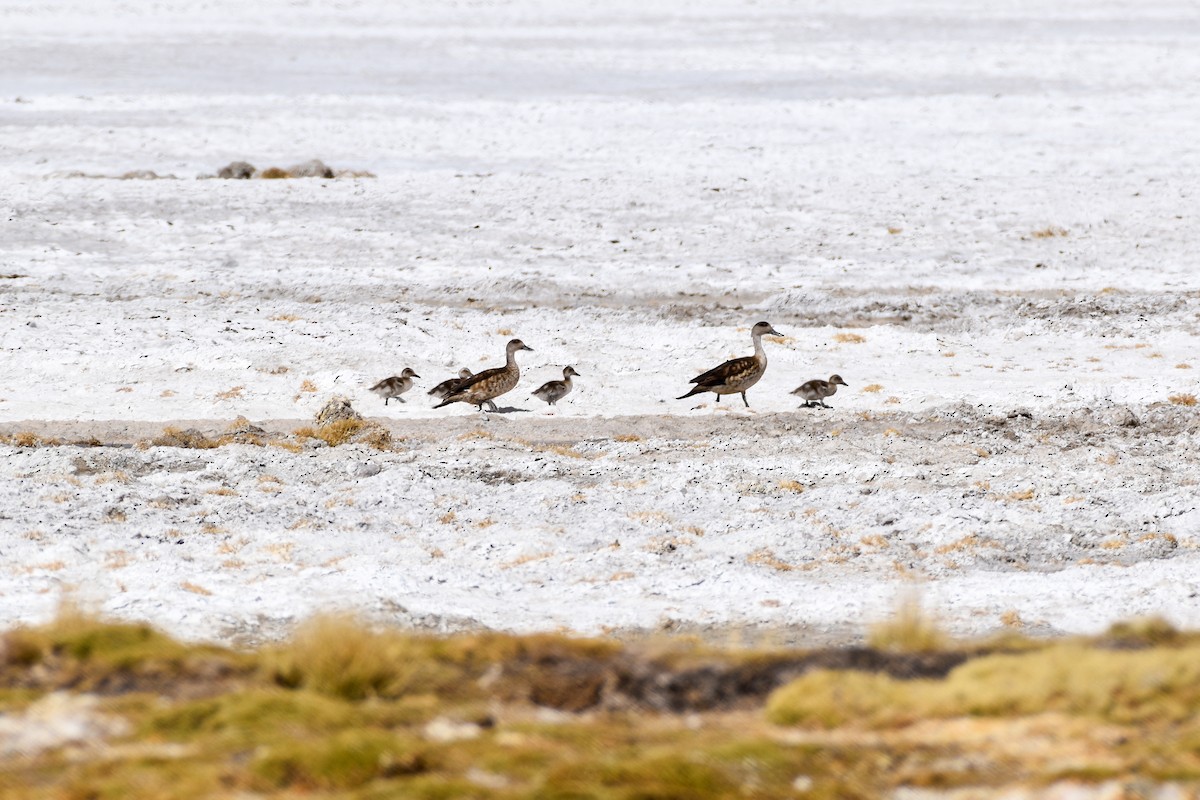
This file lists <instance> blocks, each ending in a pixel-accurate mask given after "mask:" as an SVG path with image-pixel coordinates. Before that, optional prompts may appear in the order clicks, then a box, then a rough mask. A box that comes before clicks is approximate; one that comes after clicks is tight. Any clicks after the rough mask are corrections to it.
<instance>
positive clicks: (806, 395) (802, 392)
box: [792, 375, 850, 408]
mask: <svg viewBox="0 0 1200 800" xmlns="http://www.w3.org/2000/svg"><path fill="white" fill-rule="evenodd" d="M849 385H850V384H848V383H846V382H845V381H844V380H842V376H841V375H830V376H829V380H827V381H823V380H820V379H819V378H818V379H816V380H811V381H805V382H804V383H802V384H800V385H799V386H797V387H796V388H795V389H793V390H792V394H794V395H797V396H799V397H801V398H802V399H803V400H804V408H814V407H815V406H820V407H821V408H832V406H827V405H825V398H826V397H833V395H834V393H835V392H837V387H839V386H849Z"/></svg>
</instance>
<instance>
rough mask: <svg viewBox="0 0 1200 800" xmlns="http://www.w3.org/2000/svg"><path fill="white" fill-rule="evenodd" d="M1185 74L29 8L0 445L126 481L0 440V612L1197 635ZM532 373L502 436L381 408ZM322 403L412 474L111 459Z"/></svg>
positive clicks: (1135, 42) (552, 16)
mask: <svg viewBox="0 0 1200 800" xmlns="http://www.w3.org/2000/svg"><path fill="white" fill-rule="evenodd" d="M1198 74H1200V15H1198V14H1197V12H1196V9H1195V7H1194V6H1193V5H1192V4H1190V3H1172V2H1167V1H1166V0H1159V1H1158V2H1149V3H1132V2H1107V3H1095V2H1070V1H1068V0H1057V1H1056V2H1048V3H1040V4H1037V5H1031V4H1027V3H1017V2H989V3H984V2H979V3H960V2H952V3H951V2H947V3H936V2H903V3H902V2H865V1H864V2H862V3H841V4H837V5H831V4H824V3H819V2H811V3H795V4H775V3H739V2H718V3H710V4H705V5H704V7H703V8H697V7H695V6H694V4H689V3H683V2H678V3H674V2H671V3H663V4H653V5H650V4H633V3H611V4H609V3H601V4H595V3H592V4H582V3H553V4H551V3H537V2H534V1H533V0H520V1H519V2H512V3H496V4H487V3H483V4H454V3H441V4H430V3H399V2H388V3H383V2H359V3H348V4H341V5H339V6H337V7H334V6H332V5H329V6H326V5H323V4H315V3H314V4H304V5H297V4H292V3H285V2H266V3H255V4H248V3H232V2H226V1H225V0H214V1H213V2H200V3H195V2H191V3H186V4H185V3H175V2H160V3H156V4H154V5H153V6H140V5H137V4H117V3H109V2H63V3H56V4H52V5H48V4H40V3H37V4H35V3H10V4H6V5H4V6H3V7H2V8H0V180H2V181H3V186H4V197H5V200H6V203H7V213H5V214H4V215H0V428H2V429H3V430H4V431H5V432H8V433H18V432H25V431H41V432H44V433H45V434H46V435H49V436H54V437H57V438H61V439H65V440H68V441H70V440H74V439H88V438H90V437H93V436H94V437H96V438H97V439H98V440H100V441H101V442H103V443H107V444H108V445H124V446H120V447H116V446H108V447H98V448H97V447H89V448H77V447H72V446H64V447H54V448H42V449H33V450H28V449H17V448H8V447H5V448H3V454H4V459H3V462H2V464H0V473H2V475H3V477H4V480H3V482H0V502H2V503H3V505H2V506H0V593H2V594H0V617H2V619H0V622H4V623H11V622H15V621H23V620H36V619H41V618H44V617H45V616H46V615H48V614H50V613H52V611H53V609H54V607H55V606H56V604H57V602H58V600H59V598H60V597H61V596H62V595H63V594H64V593H70V594H72V595H74V596H76V597H80V598H82V599H84V600H85V601H87V602H89V603H93V604H95V605H96V606H97V607H99V608H101V609H103V610H106V611H108V612H110V613H113V614H117V615H121V616H125V617H129V618H144V619H150V620H152V621H154V622H156V623H159V624H162V625H165V626H167V627H168V628H170V629H172V630H173V631H175V632H177V633H181V634H184V635H188V636H207V637H217V638H226V639H229V638H239V637H243V638H257V637H261V636H273V635H276V634H278V633H279V632H281V631H283V630H286V628H287V627H288V626H289V625H290V624H291V623H292V622H294V621H295V620H297V619H299V618H301V617H303V616H305V615H307V614H309V613H312V612H314V611H318V610H328V609H332V608H353V609H359V610H362V611H364V612H366V613H369V614H372V615H375V616H378V617H380V618H385V619H391V620H399V621H402V622H406V623H411V624H416V625H423V626H432V627H435V628H438V629H444V628H451V627H461V626H473V625H487V626H493V627H500V628H508V629H517V630H531V629H545V628H565V629H570V630H578V631H589V632H596V631H603V630H625V631H628V630H641V629H655V628H659V627H672V628H676V629H679V628H685V629H686V628H688V627H689V626H693V627H695V626H698V627H700V628H704V629H709V630H718V629H719V630H721V631H729V630H734V631H751V632H752V633H753V632H761V631H764V630H765V631H774V632H776V633H774V634H771V635H778V636H781V637H787V638H790V639H795V640H808V639H811V640H817V639H819V640H822V641H828V640H846V639H854V638H857V637H859V636H860V635H861V634H862V632H863V630H864V628H865V626H867V625H868V624H869V623H870V622H872V621H873V620H876V619H879V618H880V617H882V616H885V615H886V614H887V613H888V611H889V609H891V608H892V607H893V606H894V603H895V602H896V597H897V596H898V595H901V594H903V593H905V592H907V591H916V592H917V593H919V594H920V595H921V596H922V597H923V598H924V599H925V602H926V604H927V605H929V606H930V607H931V608H932V609H934V610H935V611H936V612H937V613H938V614H939V615H940V616H941V617H942V619H943V620H944V622H945V624H946V625H947V627H949V628H951V629H952V630H954V631H956V632H960V633H964V634H982V633H988V632H994V631H996V630H1000V629H1003V628H1005V627H1006V626H1007V627H1011V626H1016V627H1020V628H1023V629H1025V630H1029V631H1032V632H1035V633H1054V632H1072V631H1094V630H1097V629H1099V628H1102V627H1103V626H1105V625H1106V624H1107V623H1108V622H1110V621H1111V620H1113V619H1116V618H1120V617H1127V616H1131V615H1135V614H1145V613H1161V614H1164V615H1166V616H1168V617H1169V618H1171V619H1172V620H1174V621H1176V622H1179V623H1181V624H1192V625H1195V624H1198V623H1200V619H1198V617H1200V604H1198V602H1197V598H1196V592H1197V589H1196V580H1195V579H1194V578H1193V575H1195V574H1196V573H1197V570H1196V566H1197V565H1196V556H1195V552H1196V550H1195V544H1196V536H1197V534H1198V532H1200V512H1198V511H1197V503H1196V500H1195V491H1194V488H1195V487H1194V486H1193V485H1192V480H1193V477H1192V476H1193V475H1194V474H1195V470H1194V462H1195V460H1196V454H1197V445H1196V427H1195V420H1196V411H1195V409H1194V408H1193V407H1189V406H1185V405H1178V404H1177V403H1173V402H1172V400H1171V398H1176V400H1179V399H1181V398H1185V397H1186V395H1189V394H1192V395H1194V394H1197V393H1200V385H1198V384H1200V381H1198V380H1197V378H1196V377H1195V376H1196V374H1197V371H1196V370H1195V369H1193V368H1192V367H1200V359H1197V357H1196V355H1195V354H1196V352H1197V345H1198V344H1200V342H1198V333H1200V278H1197V272H1196V269H1195V255H1194V254H1195V239H1196V235H1195V230H1196V223H1197V211H1198V210H1200V209H1198V208H1197V204H1196V200H1195V197H1194V190H1195V189H1194V187H1195V186H1196V185H1197V179H1198V178H1200V158H1198V156H1197V152H1198V151H1197V148H1196V145H1195V130H1196V127H1197V123H1198V122H1200V120H1198V118H1197V112H1196V109H1197V108H1200V88H1198V87H1200V83H1198V82H1197V81H1196V80H1195V77H1196V75H1198ZM314 156H318V157H321V158H323V159H325V160H326V161H328V162H329V163H330V164H332V165H333V166H335V167H346V168H353V169H365V170H370V171H371V172H373V173H375V175H376V176H377V177H376V178H373V179H360V180H345V179H343V180H316V179H314V180H301V181H216V180H196V178H197V176H199V175H202V174H205V173H211V172H213V171H214V170H215V169H216V168H217V167H219V166H221V165H223V164H224V163H226V162H228V161H230V160H233V159H235V158H239V159H240V158H245V159H247V160H249V161H251V162H253V163H255V164H257V165H258V166H260V167H265V166H271V165H279V166H287V165H289V164H292V163H296V162H299V161H302V160H305V159H308V158H311V157H314ZM134 169H153V170H156V171H157V172H158V173H159V174H162V175H174V176H176V178H175V179H167V180H153V181H147V180H108V179H102V178H88V177H77V174H79V173H82V174H85V175H120V174H123V173H125V172H126V171H128V170H134ZM760 318H767V319H769V320H770V321H771V322H772V323H773V324H774V325H775V326H776V327H777V328H779V329H780V330H781V331H783V332H784V333H786V334H788V337H789V338H788V339H786V340H784V341H783V342H781V343H772V344H770V345H768V353H769V355H770V358H771V366H770V368H769V370H768V373H767V376H766V377H765V378H764V380H763V381H762V383H761V384H760V385H759V386H757V387H755V389H754V390H753V391H752V392H751V401H752V403H753V404H754V409H753V413H748V412H745V411H744V410H742V409H740V408H738V405H737V401H735V403H734V405H732V406H730V407H728V408H722V409H721V410H719V411H718V410H715V409H714V407H713V405H712V404H711V402H710V403H707V404H703V405H701V404H700V403H697V402H692V401H680V402H677V401H675V400H673V399H672V398H674V397H675V396H676V395H678V394H681V393H682V392H683V391H684V389H685V388H686V385H687V379H688V378H689V377H691V376H692V375H694V374H696V373H697V372H699V371H701V370H703V369H705V368H707V367H709V366H712V365H713V364H715V363H717V362H718V361H720V360H721V359H723V358H726V357H729V356H732V355H738V354H743V353H746V352H748V345H749V337H748V335H747V333H746V331H747V329H748V327H749V326H750V325H752V324H753V323H754V322H755V321H757V319H760ZM511 335H518V336H520V337H522V338H523V339H524V340H525V341H526V342H528V343H529V344H530V345H532V346H533V347H534V348H535V352H533V353H525V354H523V355H522V366H523V368H524V371H525V377H524V380H523V384H522V387H521V389H520V390H519V391H518V392H517V393H514V394H513V395H512V396H511V399H507V398H506V401H505V405H507V406H511V407H514V408H516V409H519V410H520V411H519V412H518V413H510V414H505V415H497V416H493V417H492V419H491V420H490V421H488V422H486V423H484V422H482V421H481V420H480V419H479V418H478V417H477V416H476V415H475V414H474V413H473V412H471V411H470V410H469V409H466V408H462V407H459V408H454V409H442V410H437V411H434V410H433V409H431V408H430V407H429V404H428V403H426V402H424V398H423V395H422V396H421V398H420V399H418V398H416V397H415V396H414V397H413V398H411V399H410V402H408V403H405V404H393V405H391V406H389V407H388V408H386V409H384V408H383V407H382V406H381V405H380V403H379V401H378V400H377V399H376V398H374V397H373V396H371V395H370V394H369V393H368V392H367V391H366V387H367V386H369V385H370V384H371V383H372V382H374V381H376V380H378V379H379V378H381V377H384V376H385V375H388V374H391V373H394V372H398V371H399V370H400V369H401V368H402V367H404V366H412V367H414V368H415V369H416V370H417V372H418V373H420V374H421V375H422V376H423V377H422V382H421V386H420V388H419V389H418V391H422V390H423V389H425V388H428V386H430V385H432V384H433V383H434V382H436V381H439V380H441V379H442V378H444V377H447V376H449V375H450V374H451V373H452V372H454V371H455V370H457V369H458V367H460V366H463V365H466V366H470V367H472V368H473V369H478V368H481V367H486V366H491V365H494V364H496V363H498V360H499V358H500V356H501V354H502V348H503V343H504V341H505V340H506V339H507V338H508V337H509V336H511ZM1194 362H1196V363H1194ZM565 364H572V365H574V366H575V367H576V368H577V369H578V370H579V371H580V372H581V373H582V374H583V376H584V377H583V378H582V379H581V380H580V381H579V382H578V388H577V390H576V392H575V394H573V395H572V396H571V397H570V398H568V399H567V400H566V401H564V403H563V404H562V405H561V406H560V407H559V409H558V412H557V413H556V414H554V415H549V414H547V412H546V411H545V410H544V408H542V407H540V404H537V402H536V401H535V400H532V399H530V398H528V397H527V396H526V395H525V392H527V391H528V390H529V389H532V388H533V387H534V386H536V385H537V384H538V383H540V382H541V381H543V380H547V379H549V378H552V377H557V375H558V374H559V372H560V370H561V368H562V366H563V365H565ZM834 371H837V372H840V373H841V374H842V375H843V376H844V377H845V378H846V379H847V381H848V382H849V383H850V384H851V387H850V388H849V389H848V390H843V392H841V393H839V394H838V395H837V396H836V397H835V398H834V399H833V401H832V404H833V406H834V409H833V410H831V411H820V412H811V413H810V412H804V413H799V412H796V410H795V408H796V403H795V401H794V399H793V398H792V397H790V396H789V394H788V392H789V391H790V390H791V389H792V388H794V387H795V386H796V385H797V384H799V383H800V382H801V381H803V380H806V379H808V378H812V377H817V376H827V375H828V374H829V373H830V372H834ZM310 389H311V391H310ZM334 394H341V395H345V396H348V397H349V398H350V399H351V400H352V401H353V402H354V404H355V406H356V407H357V408H359V409H360V410H362V411H364V413H368V414H371V415H378V417H379V418H380V419H382V420H385V421H386V422H387V424H388V425H389V426H391V427H392V429H393V430H394V431H395V433H396V435H397V436H398V437H405V438H404V441H403V442H402V445H401V447H400V449H399V450H398V451H397V452H394V453H379V452H375V451H370V450H367V449H359V448H349V449H346V448H342V449H338V450H328V449H310V450H306V451H304V452H303V453H300V454H293V453H289V452H287V451H286V450H282V449H279V448H265V449H264V448H256V447H250V446H241V445H238V446H230V447H225V448H222V449H220V450H215V451H214V450H205V451H192V450H178V449H172V448H149V449H139V448H137V447H132V446H128V445H133V444H136V443H138V442H144V441H146V440H148V439H149V438H152V437H153V436H154V435H155V434H157V433H158V432H160V431H161V430H162V428H163V427H164V426H166V425H169V424H182V425H183V426H185V427H187V426H196V427H202V428H203V427H207V428H208V429H210V430H213V431H218V430H221V429H223V428H224V427H225V426H226V425H227V424H228V423H229V422H230V421H232V420H233V418H234V417H236V416H238V415H245V416H247V417H249V418H251V419H252V420H254V421H255V422H256V423H257V424H259V425H262V426H264V427H266V428H277V429H279V430H283V431H289V430H291V429H293V428H294V427H296V426H297V425H299V424H300V421H301V420H306V419H308V418H309V417H310V416H311V415H312V413H313V412H314V411H316V409H317V408H318V407H319V406H320V405H321V404H322V403H323V402H325V400H327V399H328V398H329V397H330V396H331V395H334ZM693 400H695V398H693ZM701 400H702V399H701ZM725 405H726V403H722V406H725ZM1018 411H1021V412H1022V413H1021V414H1016V415H1015V416H1010V414H1013V413H1014V412H1018ZM1024 412H1028V414H1029V415H1030V416H1025V415H1024ZM179 420H192V422H185V423H179V422H178V421H179ZM173 421H175V422H173ZM1132 421H1137V422H1138V423H1139V424H1137V425H1136V426H1131V425H1128V423H1130V422H1132ZM476 431H483V434H482V435H480V434H477V433H476ZM623 438H624V439H626V440H625V441H623V440H622V439H623ZM792 482H794V483H792ZM618 545H619V546H618ZM748 635H749V634H748Z"/></svg>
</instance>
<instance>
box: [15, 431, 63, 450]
mask: <svg viewBox="0 0 1200 800" xmlns="http://www.w3.org/2000/svg"><path fill="white" fill-rule="evenodd" d="M0 443H3V444H8V445H12V446H13V447H28V448H33V447H57V446H59V445H61V444H62V440H61V439H56V438H54V437H52V436H42V435H40V434H37V433H33V432H32V431H19V432H17V433H14V434H12V435H10V436H0Z"/></svg>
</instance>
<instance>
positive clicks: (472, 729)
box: [425, 717, 482, 742]
mask: <svg viewBox="0 0 1200 800" xmlns="http://www.w3.org/2000/svg"><path fill="white" fill-rule="evenodd" d="M481 732H482V729H481V728H480V727H479V726H478V725H476V724H475V723H474V722H455V721H454V720H451V719H446V718H445V717H438V718H437V719H435V720H433V721H432V722H430V723H429V724H427V725H426V726H425V738H426V739H428V740H430V741H431V742H461V741H464V740H466V739H475V738H478V737H479V734H480V733H481Z"/></svg>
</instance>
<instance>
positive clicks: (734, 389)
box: [675, 322, 783, 408]
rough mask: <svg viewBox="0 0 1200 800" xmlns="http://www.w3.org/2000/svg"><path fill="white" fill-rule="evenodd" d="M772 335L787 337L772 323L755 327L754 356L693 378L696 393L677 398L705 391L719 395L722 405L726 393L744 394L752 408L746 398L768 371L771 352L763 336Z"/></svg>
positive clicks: (736, 360)
mask: <svg viewBox="0 0 1200 800" xmlns="http://www.w3.org/2000/svg"><path fill="white" fill-rule="evenodd" d="M768 335H770V336H783V334H782V333H780V332H779V331H777V330H775V329H774V328H772V327H771V323H769V322H760V323H758V324H757V325H755V326H754V327H753V328H751V329H750V338H751V339H753V340H754V355H752V356H744V357H742V358H735V359H732V360H731V361H726V362H725V363H724V364H722V365H721V366H719V367H714V368H713V369H710V370H709V371H708V372H705V373H704V374H703V375H697V376H696V377H694V378H692V383H694V384H696V385H695V386H693V387H692V390H691V391H690V392H688V393H687V394H685V395H681V396H680V397H677V398H675V399H676V400H682V399H683V398H685V397H691V396H692V395H694V394H700V393H701V392H712V393H714V394H715V395H716V396H717V402H718V403H719V402H721V395H723V394H740V395H741V396H742V402H743V403H745V404H746V408H749V407H750V401H749V400H747V399H746V390H747V389H749V388H750V387H751V386H753V385H754V384H756V383H758V380H759V378H761V377H762V376H763V373H765V372H766V371H767V353H766V351H765V350H763V346H762V337H764V336H768Z"/></svg>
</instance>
